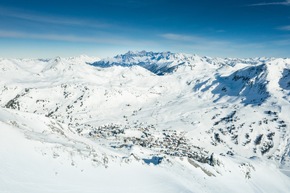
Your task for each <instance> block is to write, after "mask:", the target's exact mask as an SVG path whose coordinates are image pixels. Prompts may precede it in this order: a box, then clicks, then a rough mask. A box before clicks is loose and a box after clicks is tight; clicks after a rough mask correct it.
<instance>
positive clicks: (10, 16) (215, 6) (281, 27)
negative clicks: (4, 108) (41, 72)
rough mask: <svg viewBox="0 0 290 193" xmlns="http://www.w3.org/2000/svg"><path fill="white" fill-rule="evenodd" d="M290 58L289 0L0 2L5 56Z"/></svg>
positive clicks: (0, 51)
mask: <svg viewBox="0 0 290 193" xmlns="http://www.w3.org/2000/svg"><path fill="white" fill-rule="evenodd" d="M128 50H148V51H151V50H152V51H172V52H185V53H192V54H193V53H194V54H199V55H208V56H213V57H215V56H219V57H256V56H268V57H290V0H224V1H222V0H220V1H217V0H203V1H200V0H199V1H197V0H146V1H145V0H143V1H139V0H102V1H101V0H50V1H40V0H0V57H25V58H29V57H34V58H35V57H46V58H48V57H55V56H65V57H67V56H75V55H80V54H87V55H94V56H100V57H106V56H112V55H115V54H118V53H123V52H126V51H128Z"/></svg>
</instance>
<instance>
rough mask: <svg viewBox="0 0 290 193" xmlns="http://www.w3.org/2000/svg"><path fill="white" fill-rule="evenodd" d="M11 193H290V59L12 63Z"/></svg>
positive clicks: (5, 134) (0, 175) (4, 141)
mask: <svg viewBox="0 0 290 193" xmlns="http://www.w3.org/2000/svg"><path fill="white" fill-rule="evenodd" d="M0 105H1V108H0V163H1V166H0V192H3V193H4V192H5V193H6V192H7V193H8V192H9V193H12V192H13V193H23V192H29V193H49V192H59V193H61V192H70V193H78V192H82V193H89V192H158V193H160V192H166V193H169V192H289V190H290V118H289V115H290V59H288V58H249V59H237V58H211V57H201V56H198V55H190V54H181V53H171V52H146V51H141V52H132V51H130V52H128V53H125V54H121V55H117V56H115V57H113V58H105V59H99V58H91V57H88V56H80V57H72V58H60V57H57V58H53V59H1V58H0Z"/></svg>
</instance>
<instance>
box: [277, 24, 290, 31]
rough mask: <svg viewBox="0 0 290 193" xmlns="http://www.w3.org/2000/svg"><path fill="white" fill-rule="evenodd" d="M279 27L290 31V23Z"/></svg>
mask: <svg viewBox="0 0 290 193" xmlns="http://www.w3.org/2000/svg"><path fill="white" fill-rule="evenodd" d="M277 29H278V30H282V31H290V25H285V26H282V27H278V28H277Z"/></svg>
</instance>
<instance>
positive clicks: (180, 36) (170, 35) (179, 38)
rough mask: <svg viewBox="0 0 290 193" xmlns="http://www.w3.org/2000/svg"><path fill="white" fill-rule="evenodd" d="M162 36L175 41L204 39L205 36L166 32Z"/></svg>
mask: <svg viewBox="0 0 290 193" xmlns="http://www.w3.org/2000/svg"><path fill="white" fill-rule="evenodd" d="M160 36H161V37H163V38H165V39H168V40H175V41H190V42H193V41H202V39H203V38H201V37H198V36H192V35H183V34H174V33H165V34H161V35H160Z"/></svg>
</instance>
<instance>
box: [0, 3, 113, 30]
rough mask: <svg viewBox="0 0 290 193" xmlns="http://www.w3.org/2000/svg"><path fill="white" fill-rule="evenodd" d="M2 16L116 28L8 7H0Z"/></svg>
mask: <svg viewBox="0 0 290 193" xmlns="http://www.w3.org/2000/svg"><path fill="white" fill-rule="evenodd" d="M0 16H2V17H3V16H5V17H10V18H16V19H20V20H27V21H32V22H37V23H44V24H45V23H46V24H56V25H67V26H85V27H91V28H109V27H116V26H113V25H112V24H109V23H105V22H100V21H96V20H88V19H77V18H71V17H70V18H66V17H57V16H50V15H42V14H36V13H29V12H25V11H23V10H19V9H11V8H6V7H0Z"/></svg>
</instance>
